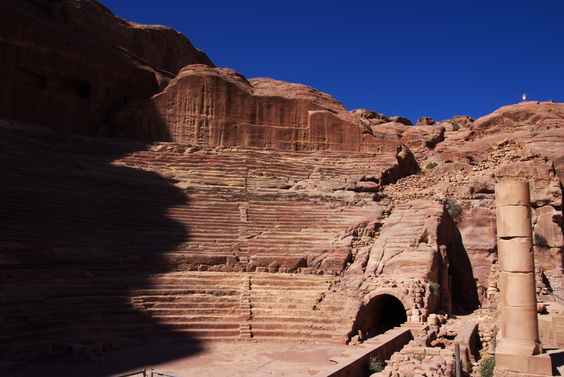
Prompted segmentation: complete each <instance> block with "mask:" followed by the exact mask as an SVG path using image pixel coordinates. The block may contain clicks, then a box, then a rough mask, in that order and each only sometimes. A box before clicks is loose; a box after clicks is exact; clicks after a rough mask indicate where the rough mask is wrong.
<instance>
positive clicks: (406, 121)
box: [390, 116, 413, 126]
mask: <svg viewBox="0 0 564 377" xmlns="http://www.w3.org/2000/svg"><path fill="white" fill-rule="evenodd" d="M390 122H397V123H401V124H405V125H406V126H413V123H411V121H410V120H409V119H407V118H405V117H402V116H393V117H390Z"/></svg>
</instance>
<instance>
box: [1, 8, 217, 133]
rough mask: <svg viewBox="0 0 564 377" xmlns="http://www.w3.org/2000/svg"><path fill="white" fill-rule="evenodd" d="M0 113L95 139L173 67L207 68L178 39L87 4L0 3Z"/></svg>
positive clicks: (201, 55)
mask: <svg viewBox="0 0 564 377" xmlns="http://www.w3.org/2000/svg"><path fill="white" fill-rule="evenodd" d="M0 35H1V37H2V38H1V39H0V49H1V51H2V59H1V60H0V82H2V90H3V91H4V93H10V95H3V96H2V97H1V98H0V115H2V116H5V117H8V118H12V119H21V120H25V121H29V122H35V123H38V124H41V125H44V126H49V127H50V128H52V129H54V130H57V131H62V132H73V133H80V134H91V135H92V134H95V133H97V132H98V128H99V127H100V125H101V124H102V123H104V122H107V121H108V120H109V118H110V116H111V114H112V113H113V112H115V111H116V110H118V109H119V108H120V107H121V106H122V105H123V104H124V103H127V102H129V101H131V100H134V99H141V98H149V97H150V96H151V95H153V94H155V93H157V92H158V91H160V90H161V89H162V88H163V87H164V86H165V85H166V83H167V82H168V81H169V80H170V79H171V78H172V77H173V76H174V75H175V74H176V73H177V72H178V70H179V69H180V68H181V67H183V66H185V65H187V64H193V63H200V64H207V65H210V66H212V65H213V63H212V62H211V61H210V60H209V59H208V58H207V56H206V55H205V54H204V53H203V52H201V51H199V50H197V49H196V48H194V47H193V46H192V45H191V43H190V41H188V39H187V38H186V37H185V36H183V35H182V34H180V33H178V32H176V31H174V30H172V29H169V28H166V27H163V26H147V25H139V24H135V23H131V22H128V21H125V20H123V19H120V18H118V17H116V16H115V15H113V14H112V13H111V12H110V11H109V10H108V9H107V8H106V7H104V6H103V5H102V4H100V3H98V2H97V1H94V0H83V1H80V2H79V3H78V2H74V1H47V0H37V1H31V0H22V1H14V0H8V1H2V2H0Z"/></svg>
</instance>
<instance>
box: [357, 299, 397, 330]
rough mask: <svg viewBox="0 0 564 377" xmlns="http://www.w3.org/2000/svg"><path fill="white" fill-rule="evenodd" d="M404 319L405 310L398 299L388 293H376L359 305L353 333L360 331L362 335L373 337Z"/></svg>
mask: <svg viewBox="0 0 564 377" xmlns="http://www.w3.org/2000/svg"><path fill="white" fill-rule="evenodd" d="M406 321H407V314H406V310H405V308H404V306H403V304H402V303H401V301H400V300H398V299H397V298H396V297H394V296H392V295H388V294H382V295H378V296H376V297H374V298H372V299H371V300H370V301H369V302H368V304H366V305H362V306H361V307H360V309H359V311H358V314H357V316H356V320H355V324H354V327H353V335H356V334H358V333H359V331H361V332H362V334H363V336H366V337H373V336H376V335H378V334H382V333H385V332H386V331H388V330H389V329H392V328H394V327H396V326H399V325H401V324H402V323H404V322H406Z"/></svg>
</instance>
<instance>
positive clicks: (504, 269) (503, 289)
mask: <svg viewBox="0 0 564 377" xmlns="http://www.w3.org/2000/svg"><path fill="white" fill-rule="evenodd" d="M495 197H496V198H495V201H496V221H497V249H498V257H499V284H498V287H499V291H500V298H499V299H500V311H501V312H500V326H499V329H500V333H499V334H498V338H497V339H498V341H497V348H496V369H498V370H499V369H501V370H509V371H516V372H520V373H531V372H535V374H536V373H538V374H542V371H544V370H543V369H546V368H542V367H541V368H539V367H538V365H534V364H538V360H537V358H533V359H531V358H530V357H529V356H532V355H538V354H539V353H541V352H542V347H541V344H540V341H539V330H538V318H537V299H536V292H535V265H534V256H533V241H532V227H531V205H530V200H529V184H528V182H520V181H509V182H501V183H499V184H497V185H496V190H495ZM539 356H540V355H539ZM541 364H542V362H541ZM534 369H540V370H538V371H537V370H535V371H533V370H534ZM539 372H541V373H539Z"/></svg>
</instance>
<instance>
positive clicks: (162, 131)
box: [113, 65, 399, 152]
mask: <svg viewBox="0 0 564 377" xmlns="http://www.w3.org/2000/svg"><path fill="white" fill-rule="evenodd" d="M114 127H115V130H114V131H113V132H116V133H119V134H120V135H121V136H123V137H128V138H133V139H137V140H152V139H157V140H171V141H179V142H183V143H191V144H195V145H207V146H241V147H254V148H261V149H276V150H296V151H311V150H349V151H361V152H370V151H374V152H377V151H384V150H394V149H397V148H399V143H397V142H392V141H387V140H379V139H376V138H375V137H373V136H372V135H371V134H370V132H369V131H368V130H366V129H365V127H364V126H363V125H362V124H361V122H360V121H359V119H358V118H357V117H356V116H354V115H352V114H350V113H349V112H347V111H346V109H345V108H344V107H343V105H342V104H341V103H339V102H338V101H336V100H334V99H333V98H332V97H330V96H329V95H327V94H324V93H321V92H319V91H317V90H315V89H313V88H310V87H307V86H304V85H299V84H289V83H285V82H281V81H277V80H272V79H264V78H261V79H253V80H250V81H247V80H246V79H245V78H244V77H243V76H242V75H240V74H239V73H237V72H235V71H233V70H230V69H225V68H210V67H207V66H202V65H192V66H188V67H186V68H184V69H182V70H181V71H180V73H179V74H178V76H177V77H176V78H175V79H174V80H172V81H171V82H170V84H169V85H168V87H167V88H166V89H165V90H164V91H163V92H162V93H159V94H157V95H155V96H154V97H153V98H151V100H150V101H146V102H141V103H139V104H136V105H132V106H128V107H126V108H124V109H123V110H122V111H121V112H120V113H119V114H118V115H117V116H116V117H115V118H114Z"/></svg>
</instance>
